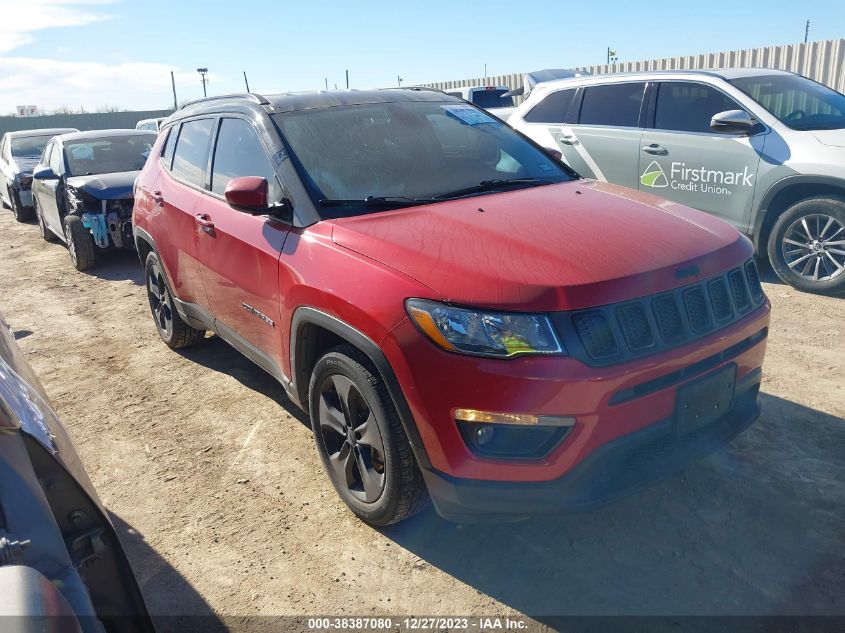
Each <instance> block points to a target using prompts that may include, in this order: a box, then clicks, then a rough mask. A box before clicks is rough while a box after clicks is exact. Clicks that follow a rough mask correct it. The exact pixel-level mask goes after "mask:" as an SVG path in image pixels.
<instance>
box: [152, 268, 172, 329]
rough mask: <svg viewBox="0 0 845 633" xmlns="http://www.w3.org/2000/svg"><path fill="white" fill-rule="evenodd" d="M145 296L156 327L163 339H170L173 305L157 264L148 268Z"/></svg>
mask: <svg viewBox="0 0 845 633" xmlns="http://www.w3.org/2000/svg"><path fill="white" fill-rule="evenodd" d="M147 295H148V296H149V299H150V308H151V309H152V312H153V318H154V319H155V322H156V326H157V327H158V329H159V330H160V331H161V333H162V335H163V336H164V338H166V339H167V338H170V335H171V334H172V333H173V305H172V303H171V300H170V294H169V293H168V291H167V285H166V284H165V282H164V276H163V275H162V272H161V269H160V268H159V267H158V265H157V264H153V265H152V266H150V271H149V274H148V275H147Z"/></svg>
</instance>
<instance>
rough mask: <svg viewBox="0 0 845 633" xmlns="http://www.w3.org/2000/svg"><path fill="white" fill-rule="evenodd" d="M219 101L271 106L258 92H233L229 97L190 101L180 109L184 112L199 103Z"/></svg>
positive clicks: (218, 96) (222, 96) (219, 96)
mask: <svg viewBox="0 0 845 633" xmlns="http://www.w3.org/2000/svg"><path fill="white" fill-rule="evenodd" d="M219 99H249V100H250V101H252V102H253V103H257V104H258V105H269V103H270V102H269V101H267V99H265V98H264V97H263V96H262V95H260V94H258V93H256V92H233V93H231V94H227V95H215V96H213V97H203V98H202V99H195V100H194V101H188V103H183V104H182V105H180V106H179V109H180V110H184V109H185V108H187V107H188V106H192V105H197V104H198V103H205V102H206V101H217V100H219Z"/></svg>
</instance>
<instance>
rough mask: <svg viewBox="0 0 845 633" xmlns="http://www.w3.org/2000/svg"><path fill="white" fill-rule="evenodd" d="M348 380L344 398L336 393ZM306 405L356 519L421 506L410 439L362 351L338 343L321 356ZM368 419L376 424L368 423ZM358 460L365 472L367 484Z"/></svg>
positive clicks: (387, 516)
mask: <svg viewBox="0 0 845 633" xmlns="http://www.w3.org/2000/svg"><path fill="white" fill-rule="evenodd" d="M341 381H342V382H341ZM347 381H348V382H347ZM337 384H339V385H341V387H340V388H337V387H336V385H337ZM347 384H348V385H351V386H350V387H349V389H348V391H346V394H347V399H346V401H345V404H342V398H341V396H340V394H341V392H342V391H343V388H344V387H343V386H344V385H347ZM308 406H309V412H310V416H311V428H312V430H313V432H314V441H315V444H316V445H317V452H318V453H319V455H320V459H321V460H322V462H323V468H324V469H325V471H326V474H327V475H328V476H329V479H330V480H331V482H332V485H333V486H334V488H335V490H337V493H338V495H340V498H341V499H343V501H344V503H346V505H347V506H348V507H349V509H350V510H352V512H354V513H355V514H356V515H357V516H358V517H359V518H360V519H362V520H363V521H364V522H366V523H368V524H370V525H373V526H377V527H383V526H386V525H390V524H392V523H397V522H399V521H402V520H403V519H407V518H408V517H410V516H413V515H414V514H416V513H418V512H419V511H420V510H422V509H423V508H425V506H426V505H427V504H428V500H429V497H428V492H427V490H426V487H425V482H424V481H423V478H422V473H421V472H420V469H419V466H418V465H417V462H416V459H414V453H413V451H412V449H411V444H410V442H409V441H408V438H407V436H406V435H405V430H404V429H403V428H402V423H401V421H400V420H399V414H398V413H397V412H396V407H395V405H394V404H393V400H392V399H391V397H390V394H389V393H388V391H387V387H386V386H385V385H384V382H383V381H382V380H381V377H380V376H379V375H378V373H377V371H376V370H375V368H374V367H373V366H372V364H371V362H370V360H369V359H368V358H367V356H366V355H364V354H363V353H362V352H361V351H359V350H358V349H356V348H354V347H351V346H348V345H341V346H339V347H335V348H334V349H332V350H330V351H329V352H328V353H326V354H325V355H324V356H323V357H322V358H320V360H319V361H317V364H316V365H315V366H314V371H313V372H312V373H311V381H310V384H309V387H308ZM330 412H331V413H330ZM371 422H375V426H374V427H369V424H370V423H371ZM341 424H345V425H346V426H345V431H344V432H345V433H346V439H343V438H344V435H343V433H342V432H339V431H338V427H340V426H341ZM361 429H364V430H363V431H362V430H361ZM374 430H375V431H377V432H378V436H377V437H376V435H375V434H374V433H373V431H374ZM359 435H360V437H359ZM367 438H375V439H367ZM379 441H380V442H381V444H380V446H379V445H378V442H379ZM344 447H346V449H348V452H344V450H345V449H344ZM333 464H334V465H333ZM361 466H363V468H364V470H365V471H366V472H367V473H368V476H367V478H366V480H367V481H368V482H370V483H371V484H372V485H371V486H369V487H368V486H367V484H365V483H364V481H365V477H363V476H362V475H361V472H362V471H361ZM350 480H351V481H350ZM376 483H378V484H379V488H378V489H377V488H376V485H375V484H376ZM359 484H360V489H359ZM376 493H377V494H376Z"/></svg>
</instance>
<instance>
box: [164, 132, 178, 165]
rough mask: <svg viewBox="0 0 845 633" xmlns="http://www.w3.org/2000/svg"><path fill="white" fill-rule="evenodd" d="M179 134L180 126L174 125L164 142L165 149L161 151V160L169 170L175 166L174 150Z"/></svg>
mask: <svg viewBox="0 0 845 633" xmlns="http://www.w3.org/2000/svg"><path fill="white" fill-rule="evenodd" d="M178 134H179V126H178V125H174V126H173V127H171V128H170V129H169V130H167V138H166V139H165V141H164V147H162V149H161V160H162V162H163V163H164V165H165V166H166V167H167V168H168V169H170V166H171V165H172V164H173V149H174V148H175V147H176V136H178Z"/></svg>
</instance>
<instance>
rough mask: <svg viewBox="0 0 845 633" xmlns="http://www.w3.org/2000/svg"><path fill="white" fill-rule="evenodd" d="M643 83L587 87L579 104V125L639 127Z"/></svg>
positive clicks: (643, 89)
mask: <svg viewBox="0 0 845 633" xmlns="http://www.w3.org/2000/svg"><path fill="white" fill-rule="evenodd" d="M644 92H645V83H644V82H643V83H640V82H634V83H618V84H607V85H604V86H588V87H587V88H586V89H585V90H584V99H583V100H582V102H581V117H580V119H579V121H578V122H579V123H580V124H581V125H612V126H613V127H639V121H640V106H641V105H642V101H643V93H644Z"/></svg>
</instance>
